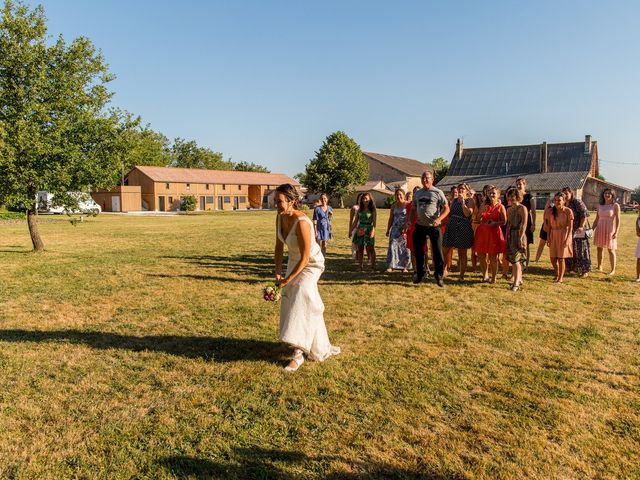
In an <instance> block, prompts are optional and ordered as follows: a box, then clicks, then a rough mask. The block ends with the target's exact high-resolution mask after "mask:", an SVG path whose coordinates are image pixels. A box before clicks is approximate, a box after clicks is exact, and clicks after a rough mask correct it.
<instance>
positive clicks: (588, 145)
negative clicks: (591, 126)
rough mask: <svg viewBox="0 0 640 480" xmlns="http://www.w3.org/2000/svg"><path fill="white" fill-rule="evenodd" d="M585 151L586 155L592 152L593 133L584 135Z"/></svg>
mask: <svg viewBox="0 0 640 480" xmlns="http://www.w3.org/2000/svg"><path fill="white" fill-rule="evenodd" d="M584 153H585V155H586V154H589V153H591V135H585V136H584Z"/></svg>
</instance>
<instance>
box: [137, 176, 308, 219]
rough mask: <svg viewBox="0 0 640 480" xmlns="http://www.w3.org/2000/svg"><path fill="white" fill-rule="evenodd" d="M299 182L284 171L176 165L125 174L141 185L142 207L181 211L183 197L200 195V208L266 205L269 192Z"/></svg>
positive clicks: (164, 210) (197, 207)
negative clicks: (248, 170) (240, 170)
mask: <svg viewBox="0 0 640 480" xmlns="http://www.w3.org/2000/svg"><path fill="white" fill-rule="evenodd" d="M283 183H291V184H293V185H299V183H298V182H297V181H296V180H294V179H292V178H291V177H289V176H288V175H284V174H281V173H262V172H239V171H233V170H204V169H196V168H173V167H147V166H137V167H134V168H133V169H132V170H131V171H130V172H129V173H128V174H127V175H126V177H125V184H126V185H127V186H128V187H139V188H140V192H141V193H140V208H138V210H151V211H159V212H166V211H177V210H180V209H181V204H182V199H183V198H184V197H186V196H189V195H192V196H194V197H196V210H236V209H248V208H266V207H267V205H266V204H265V201H266V198H267V196H268V194H269V193H270V192H271V191H272V190H273V189H275V188H276V187H277V186H278V185H280V184H283Z"/></svg>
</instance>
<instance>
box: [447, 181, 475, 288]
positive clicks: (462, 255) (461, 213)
mask: <svg viewBox="0 0 640 480" xmlns="http://www.w3.org/2000/svg"><path fill="white" fill-rule="evenodd" d="M473 209H474V202H473V199H472V198H471V189H470V188H469V185H467V184H466V183H461V184H460V185H458V196H457V197H456V198H455V199H453V200H452V201H451V213H449V222H448V223H447V229H446V230H445V232H444V237H443V239H442V245H443V246H444V247H445V248H450V249H454V248H457V249H458V262H459V264H460V265H459V268H460V276H459V280H460V281H463V280H464V274H465V273H466V271H467V250H468V249H470V248H472V247H473V228H472V227H471V216H472V215H473Z"/></svg>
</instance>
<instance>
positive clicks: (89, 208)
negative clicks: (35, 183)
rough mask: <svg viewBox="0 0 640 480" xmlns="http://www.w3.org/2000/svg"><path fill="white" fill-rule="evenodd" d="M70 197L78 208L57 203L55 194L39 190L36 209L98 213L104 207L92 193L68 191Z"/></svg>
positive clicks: (43, 211) (40, 210) (52, 211)
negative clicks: (92, 196) (96, 200)
mask: <svg viewBox="0 0 640 480" xmlns="http://www.w3.org/2000/svg"><path fill="white" fill-rule="evenodd" d="M68 195H69V197H70V198H71V200H72V201H73V202H74V203H77V204H78V207H77V208H71V209H70V210H69V209H68V207H66V206H62V205H57V204H56V202H55V200H54V196H53V194H52V193H50V192H38V193H37V196H36V209H37V210H38V212H41V213H69V214H74V213H75V214H78V213H83V214H92V215H97V214H99V213H101V212H102V207H101V206H100V205H98V204H97V203H96V202H95V201H94V200H93V198H91V195H89V194H88V193H84V192H68Z"/></svg>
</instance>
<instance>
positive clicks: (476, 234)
mask: <svg viewBox="0 0 640 480" xmlns="http://www.w3.org/2000/svg"><path fill="white" fill-rule="evenodd" d="M331 213H332V210H331V207H330V206H328V197H327V196H326V195H323V196H322V197H321V205H319V206H318V207H316V208H315V209H314V215H313V218H314V222H316V225H317V227H316V238H317V240H318V241H319V242H320V243H321V244H322V245H323V252H324V251H326V240H328V239H329V238H330V234H329V236H327V233H326V232H327V231H328V232H330V219H331ZM588 217H589V211H588V210H587V208H586V206H585V204H584V203H583V202H582V201H581V200H580V199H578V198H576V196H575V194H574V192H573V190H572V189H571V188H570V187H565V188H563V189H562V190H561V191H559V192H557V193H556V194H555V195H554V196H553V197H552V198H551V199H550V200H549V202H548V203H547V205H546V206H545V208H544V212H543V215H542V222H541V226H540V229H539V232H538V230H537V228H536V220H537V219H536V201H535V198H534V197H533V196H532V195H531V193H529V192H528V191H527V180H526V178H524V177H520V178H518V179H516V182H515V185H513V186H511V187H509V188H508V189H507V190H506V192H501V191H500V189H498V188H497V187H496V186H494V185H485V186H484V188H483V189H482V192H474V191H473V190H472V189H471V188H470V187H469V185H467V184H466V183H461V184H459V185H457V186H456V187H453V188H452V189H451V191H450V192H448V193H447V194H445V193H444V192H443V191H442V190H440V189H438V188H437V187H435V186H434V185H433V174H432V173H431V172H430V171H426V172H424V173H423V175H422V188H419V187H416V188H414V190H413V191H412V192H408V193H405V192H404V191H403V190H402V189H398V190H396V192H395V194H394V201H393V203H392V205H391V206H390V210H389V218H388V221H387V225H386V231H385V233H386V236H387V237H389V244H388V248H387V259H386V264H387V272H391V271H393V270H396V269H397V270H402V271H403V272H408V271H410V270H413V271H414V282H415V283H419V282H421V281H423V280H424V279H425V278H427V277H428V276H429V275H430V274H431V272H430V269H429V266H428V262H427V261H426V258H427V257H428V251H429V248H428V245H427V239H429V242H428V243H430V245H431V258H432V261H433V278H434V280H435V283H436V284H437V285H439V286H443V285H444V282H443V279H444V277H446V276H447V275H448V274H449V271H450V270H451V268H452V260H453V252H454V251H457V253H458V272H459V275H458V278H459V280H460V281H463V280H464V279H465V275H466V273H467V270H468V264H469V261H471V264H472V268H473V270H474V271H475V270H476V268H477V267H478V265H479V267H480V272H481V274H482V276H481V279H482V282H487V283H495V282H496V278H497V276H498V274H499V273H502V277H503V278H509V277H510V278H511V279H512V282H511V285H510V286H511V289H512V290H513V291H517V290H518V289H519V288H520V287H521V285H522V276H523V271H524V270H525V269H526V267H527V266H528V264H529V263H530V261H531V260H532V259H531V248H530V246H531V245H532V244H533V243H534V237H535V236H536V232H538V237H539V245H538V249H537V252H536V256H535V261H539V259H540V257H541V255H542V252H543V250H544V247H545V246H547V247H548V249H549V256H550V259H551V263H552V265H553V268H554V274H555V275H554V282H558V283H561V282H563V280H564V277H565V273H566V272H567V271H570V272H574V273H576V274H578V275H579V276H581V277H584V276H586V275H588V274H589V272H591V270H592V264H591V256H590V238H592V239H593V242H594V244H595V246H596V248H597V252H598V253H597V269H598V270H600V271H601V270H602V256H603V251H604V250H605V249H606V250H607V252H608V254H609V260H610V265H611V270H610V272H609V275H614V274H615V269H616V249H617V236H618V230H619V228H620V206H619V205H618V204H617V203H616V202H615V192H614V191H613V190H612V189H605V190H604V191H603V193H602V196H601V201H600V205H599V207H598V211H597V214H596V218H595V220H594V222H593V226H591V225H590V224H589V220H588ZM377 223H378V218H377V209H376V205H375V202H374V200H373V198H372V197H371V195H370V194H369V193H363V194H360V195H359V196H358V199H357V203H356V205H354V207H352V209H351V214H350V218H349V229H348V232H349V236H350V238H351V239H352V251H353V254H354V257H355V259H356V262H357V263H358V265H359V266H360V268H361V269H362V268H363V267H364V259H365V254H366V257H367V259H368V263H369V264H370V266H371V269H374V268H375V265H376V252H375V243H376V225H377ZM327 225H328V226H327ZM639 268H640V267H639Z"/></svg>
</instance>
